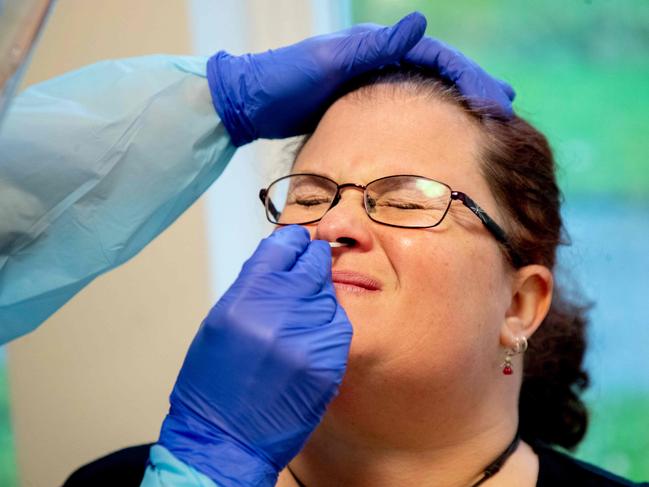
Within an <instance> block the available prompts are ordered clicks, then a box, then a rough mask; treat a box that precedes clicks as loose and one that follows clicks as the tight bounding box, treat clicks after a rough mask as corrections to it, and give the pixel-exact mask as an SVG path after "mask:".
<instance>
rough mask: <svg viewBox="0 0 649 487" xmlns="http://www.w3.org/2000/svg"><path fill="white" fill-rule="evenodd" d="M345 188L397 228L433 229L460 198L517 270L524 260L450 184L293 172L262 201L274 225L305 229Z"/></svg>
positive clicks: (265, 193)
mask: <svg viewBox="0 0 649 487" xmlns="http://www.w3.org/2000/svg"><path fill="white" fill-rule="evenodd" d="M344 188H355V189H358V190H361V191H363V202H364V207H365V212H366V213H367V215H368V216H369V217H370V219H371V220H373V221H375V222H376V223H380V224H381V225H387V226H390V227H397V228H432V227H435V226H437V225H439V224H440V223H441V222H442V220H444V217H445V216H446V214H447V213H448V210H449V208H450V207H451V203H452V202H453V200H458V201H460V202H462V204H463V205H464V206H466V207H467V208H468V209H469V210H471V212H472V213H473V214H474V215H475V216H477V217H478V218H479V219H480V221H481V222H482V223H483V225H484V226H485V227H486V229H487V230H488V231H489V232H490V233H491V234H492V235H493V236H494V238H495V239H496V240H497V241H498V242H500V243H501V244H503V245H504V246H505V247H506V248H507V251H508V253H509V255H510V257H511V258H512V262H513V264H514V265H515V266H518V265H519V263H520V262H521V259H520V257H519V255H518V254H517V253H516V252H515V251H514V250H513V248H512V246H511V244H510V241H509V239H508V238H507V234H506V233H505V231H504V230H503V229H502V228H501V227H500V226H499V225H498V224H497V223H496V222H495V221H494V220H493V219H492V218H491V217H490V216H489V215H488V214H487V212H485V211H484V210H483V209H482V208H480V206H478V204H477V203H476V202H475V201H473V200H472V199H471V198H470V197H469V196H468V195H467V194H465V193H462V192H460V191H453V190H452V189H451V187H450V186H448V185H447V184H444V183H442V182H440V181H435V180H434V179H429V178H425V177H423V176H414V175H396V176H387V177H383V178H379V179H375V180H374V181H371V182H369V183H367V184H366V185H365V186H363V185H361V184H354V183H345V184H338V183H336V182H335V181H333V180H332V179H329V178H328V177H325V176H321V175H319V174H306V173H305V174H290V175H288V176H284V177H281V178H279V179H277V180H275V181H273V182H272V183H271V184H270V185H269V186H268V188H265V189H262V190H260V191H259V198H260V199H261V202H262V203H263V204H264V207H265V208H266V218H268V221H270V222H271V223H274V224H276V225H306V224H309V223H316V222H318V221H319V220H321V219H322V218H323V217H324V216H325V214H326V213H327V212H328V211H329V210H330V209H332V208H333V207H334V206H336V205H337V204H338V202H339V201H340V197H341V190H342V189H344Z"/></svg>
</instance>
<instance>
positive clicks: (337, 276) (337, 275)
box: [331, 270, 382, 292]
mask: <svg viewBox="0 0 649 487" xmlns="http://www.w3.org/2000/svg"><path fill="white" fill-rule="evenodd" d="M331 278H332V280H333V283H334V286H335V288H336V289H342V290H346V291H352V292H377V291H380V290H381V288H382V285H381V283H380V282H379V281H378V280H377V279H374V278H373V277H371V276H368V275H367V274H362V273H360V272H355V271H347V270H334V271H332V272H331Z"/></svg>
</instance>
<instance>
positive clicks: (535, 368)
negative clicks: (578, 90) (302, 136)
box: [298, 68, 588, 448]
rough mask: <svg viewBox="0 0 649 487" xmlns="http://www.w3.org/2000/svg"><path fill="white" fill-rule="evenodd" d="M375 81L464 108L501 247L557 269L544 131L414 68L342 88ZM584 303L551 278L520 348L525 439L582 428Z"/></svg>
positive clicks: (565, 443)
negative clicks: (534, 325)
mask: <svg viewBox="0 0 649 487" xmlns="http://www.w3.org/2000/svg"><path fill="white" fill-rule="evenodd" d="M379 84H380V85H383V86H387V87H390V86H394V91H395V92H397V91H403V90H406V91H407V92H409V93H413V94H416V95H425V96H430V97H433V98H435V99H438V100H439V99H441V100H444V101H448V102H450V103H454V104H456V105H460V106H461V107H462V108H463V109H464V111H465V112H466V113H467V115H468V116H469V117H470V119H472V120H473V121H474V122H475V123H476V125H477V127H478V128H479V129H480V131H481V133H482V134H483V135H484V136H485V139H484V140H485V143H484V144H483V150H482V154H481V159H482V171H483V175H484V176H485V179H486V181H487V182H488V185H489V187H490V189H491V191H492V193H493V194H494V196H495V198H496V202H497V203H498V204H499V205H500V207H501V209H502V210H503V214H504V215H505V216H506V218H507V221H505V222H503V226H504V228H505V229H506V230H507V232H508V235H509V237H510V239H511V248H509V249H508V248H505V251H506V252H507V253H508V254H509V257H510V261H511V260H512V253H511V250H513V251H514V252H515V253H516V254H518V256H520V257H521V258H522V263H520V264H519V265H520V266H523V265H527V264H541V265H544V266H546V267H547V268H548V269H550V270H552V271H554V269H555V263H556V252H557V247H558V246H559V245H560V244H565V243H567V239H565V238H564V235H565V230H564V227H563V221H562V218H561V212H560V209H561V200H562V196H561V192H560V190H559V187H558V185H557V182H556V178H555V170H556V164H555V161H554V157H553V154H552V150H551V149H550V145H549V144H548V141H547V139H546V137H545V136H544V135H543V134H542V133H541V132H539V131H538V130H536V129H535V128H534V127H533V126H532V125H530V124H529V123H528V122H526V121H525V120H523V119H522V118H520V117H518V116H514V117H513V118H510V119H503V118H502V117H498V116H494V114H492V113H490V112H489V110H488V109H486V108H483V109H481V108H475V107H471V106H470V105H469V103H468V101H467V100H466V99H465V98H463V97H462V96H461V95H460V94H459V93H458V92H457V90H456V89H455V88H454V87H453V86H450V85H449V84H447V83H445V82H444V81H442V80H440V79H438V78H436V77H435V76H434V75H433V74H430V73H426V72H422V71H419V70H413V69H407V70H406V69H403V68H387V69H384V70H382V71H379V72H375V73H372V74H371V75H369V76H366V77H363V78H360V79H358V80H356V81H355V82H354V83H353V84H352V85H350V86H349V87H348V89H347V93H348V94H350V95H351V96H359V97H363V98H365V97H367V96H372V93H373V91H372V90H370V89H368V88H371V87H372V86H376V85H379ZM298 152H299V150H298ZM555 274H556V273H555ZM587 309H588V306H586V305H583V304H580V303H579V302H578V300H577V299H575V298H573V297H572V296H568V295H567V294H566V292H564V291H563V290H562V288H561V286H559V285H557V284H555V288H554V294H553V299H552V305H551V308H550V311H549V312H548V315H547V316H546V318H545V320H544V321H543V323H542V324H541V326H540V327H539V328H538V330H537V331H536V333H535V334H534V336H533V337H532V339H531V340H530V344H529V348H528V350H527V352H526V353H525V359H524V374H523V384H522V388H521V393H520V401H519V421H520V423H519V431H520V433H521V437H522V438H523V439H524V440H525V441H527V442H528V443H534V442H543V443H547V444H555V445H560V446H562V447H565V448H574V447H575V446H576V445H577V444H578V443H579V442H580V441H581V440H582V438H583V437H584V434H585V433H586V428H587V425H588V412H587V410H586V406H585V404H584V403H583V401H582V400H581V398H580V394H581V393H582V392H583V391H584V390H585V389H586V387H587V386H588V374H587V373H586V371H585V370H584V368H583V358H584V353H585V350H586V337H585V330H586V325H587V318H586V311H587Z"/></svg>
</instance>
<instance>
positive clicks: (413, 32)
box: [345, 12, 426, 76]
mask: <svg viewBox="0 0 649 487" xmlns="http://www.w3.org/2000/svg"><path fill="white" fill-rule="evenodd" d="M358 30H360V31H361V33H360V34H359V35H358V36H351V37H350V38H349V41H350V42H356V43H357V46H356V49H349V50H348V51H347V52H349V53H350V55H351V56H353V57H352V59H346V60H345V61H346V62H347V63H349V65H350V66H352V69H351V70H350V74H351V76H355V75H357V74H360V73H363V72H365V71H367V70H368V69H373V68H378V67H379V66H383V65H385V64H389V63H391V62H395V61H398V60H399V59H400V58H401V57H403V55H404V54H405V53H407V52H408V51H409V50H410V49H411V48H413V47H414V46H415V44H417V42H419V40H420V39H421V38H422V36H423V35H424V32H425V31H426V17H424V16H423V15H422V14H420V13H419V12H412V13H410V14H408V15H406V16H405V17H404V18H402V19H401V20H400V21H399V22H397V23H396V24H395V25H393V26H391V27H382V28H374V26H373V25H372V24H366V25H361V26H358Z"/></svg>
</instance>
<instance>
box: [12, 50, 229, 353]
mask: <svg viewBox="0 0 649 487" xmlns="http://www.w3.org/2000/svg"><path fill="white" fill-rule="evenodd" d="M204 65H205V60H204V59H200V58H174V57H165V56H152V57H147V58H135V59H129V60H122V61H107V62H103V63H99V64H96V65H93V66H89V67H87V68H84V69H81V70H79V71H76V72H74V73H69V74H66V75H64V76H62V77H60V78H56V79H54V80H51V81H48V82H45V83H42V84H40V85H36V86H34V87H32V88H31V89H29V90H27V91H26V92H25V93H24V94H22V95H20V96H19V97H17V99H16V100H14V102H13V105H12V109H11V111H10V113H9V115H8V117H7V119H6V120H5V122H4V124H3V127H2V132H1V134H0V343H3V342H6V341H8V340H10V339H12V338H14V337H17V336H20V335H22V334H24V333H27V332H28V331H30V330H32V329H33V328H35V327H36V326H38V325H39V324H40V323H41V322H42V321H44V320H45V319H46V318H47V317H48V316H50V315H51V314H52V313H53V312H54V311H56V310H57V309H58V308H59V307H60V306H62V305H63V304H64V303H65V302H66V301H67V300H69V299H70V298H71V297H72V296H74V294H76V292H78V291H79V290H80V289H81V288H83V286H85V285H86V284H87V283H88V282H90V281H91V280H92V279H94V277H96V276H97V275H99V274H101V273H103V272H106V271H107V270H109V269H111V268H113V267H116V266H117V265H119V264H121V263H123V262H125V261H126V260H128V259H129V258H131V257H133V256H134V255H135V254H137V253H138V252H139V251H140V250H141V249H142V248H143V247H144V246H145V245H146V244H148V243H149V242H150V241H151V240H152V239H153V238H155V237H156V236H157V235H158V234H159V233H160V232H162V231H163V230H164V229H165V228H166V227H167V226H169V225H170V224H171V223H172V222H173V221H174V220H175V219H176V218H177V217H178V216H179V215H180V214H181V213H183V211H184V210H185V209H186V208H187V207H188V206H190V205H191V204H192V203H193V202H194V201H195V200H196V198H198V197H199V196H200V195H201V194H202V193H203V192H204V191H205V190H206V189H207V188H208V187H209V186H210V184H211V183H212V182H213V181H214V180H215V179H216V178H217V177H218V176H219V175H220V174H221V172H222V171H223V169H224V168H225V166H226V165H227V163H228V161H229V160H230V158H231V157H232V155H233V153H234V150H235V149H234V146H233V145H232V144H231V142H230V138H229V136H228V133H227V131H226V130H225V128H224V127H223V125H222V124H221V123H220V121H219V119H218V116H217V114H216V112H215V110H214V108H213V105H212V102H211V98H210V93H209V89H208V86H207V81H206V79H205V67H204Z"/></svg>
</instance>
